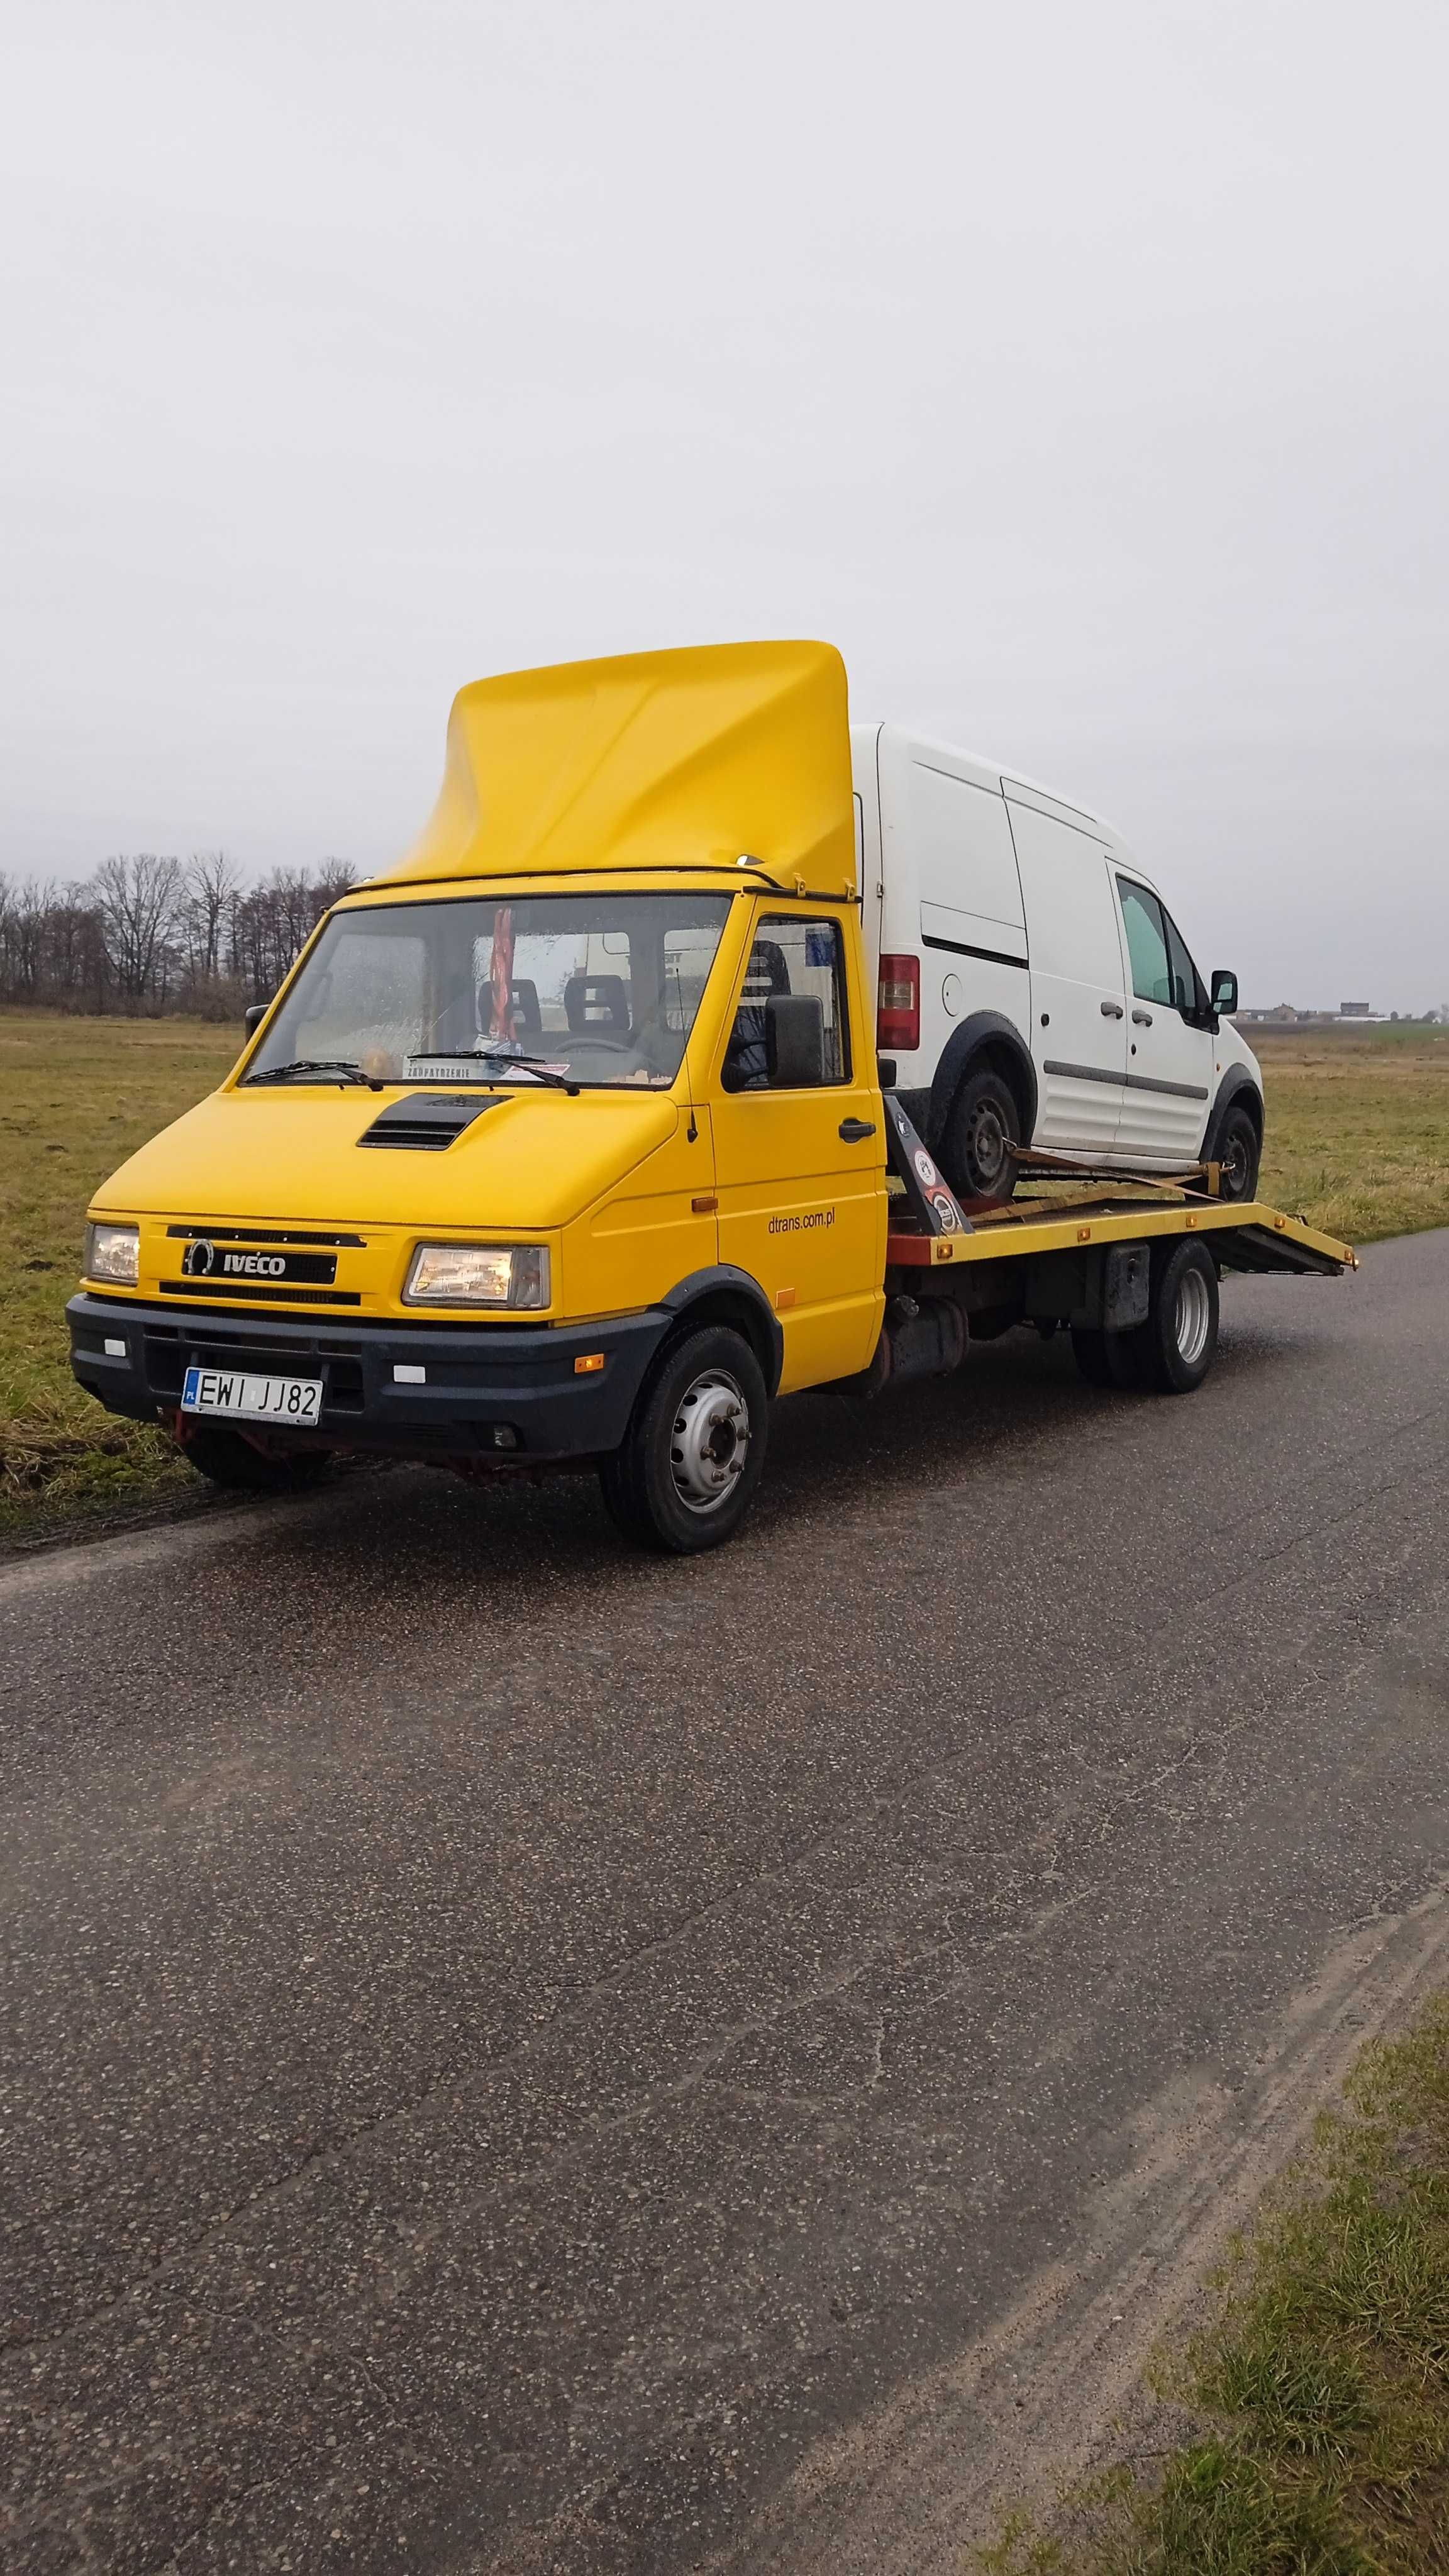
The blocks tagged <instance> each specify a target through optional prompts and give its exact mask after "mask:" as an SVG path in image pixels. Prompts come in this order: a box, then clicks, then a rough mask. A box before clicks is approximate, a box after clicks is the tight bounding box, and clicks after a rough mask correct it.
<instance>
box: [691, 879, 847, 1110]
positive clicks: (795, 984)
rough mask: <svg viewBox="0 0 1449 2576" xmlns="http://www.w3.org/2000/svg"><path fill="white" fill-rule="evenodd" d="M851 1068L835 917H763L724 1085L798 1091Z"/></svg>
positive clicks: (737, 1088)
mask: <svg viewBox="0 0 1449 2576" xmlns="http://www.w3.org/2000/svg"><path fill="white" fill-rule="evenodd" d="M777 1003H783V1004H784V1005H785V1008H784V1009H783V1010H776V1009H775V1007H774V1006H775V1005H776V1004H777ZM849 1075H850V1037H849V1030H848V1027H847V1023H846V1008H845V959H844V955H843V953H842V949H841V944H840V924H839V922H838V921H805V920H801V919H799V918H798V917H796V916H793V915H783V914H782V915H777V916H774V917H772V918H771V919H769V920H765V921H761V923H760V925H759V927H758V929H757V930H756V933H755V941H754V946H753V947H752V948H751V950H750V958H749V964H748V965H747V966H746V968H745V980H744V982H743V984H742V985H741V987H740V999H739V1007H738V1009H737V1010H736V1012H735V1024H734V1027H733V1028H732V1029H731V1031H730V1039H729V1045H728V1046H727V1047H726V1049H725V1059H724V1066H723V1069H722V1072H721V1075H720V1079H721V1081H722V1083H723V1085H724V1088H725V1090H726V1091H798V1090H802V1089H806V1088H809V1087H812V1086H813V1085H815V1084H818V1083H822V1082H845V1081H847V1080H848V1079H849Z"/></svg>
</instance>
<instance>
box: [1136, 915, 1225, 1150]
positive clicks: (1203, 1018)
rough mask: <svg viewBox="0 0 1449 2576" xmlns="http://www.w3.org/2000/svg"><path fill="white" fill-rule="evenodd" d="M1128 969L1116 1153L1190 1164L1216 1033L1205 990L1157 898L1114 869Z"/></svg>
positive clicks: (1198, 1139) (1197, 1145) (1199, 1137)
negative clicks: (1123, 1085)
mask: <svg viewBox="0 0 1449 2576" xmlns="http://www.w3.org/2000/svg"><path fill="white" fill-rule="evenodd" d="M1115 875H1116V886H1117V900H1118V903H1119V905H1120V907H1121V923H1122V945H1123V952H1124V959H1125V963H1126V967H1127V1000H1128V1012H1129V1019H1128V1053H1127V1084H1126V1090H1125V1092H1124V1095H1123V1102H1122V1118H1121V1123H1120V1125H1119V1127H1118V1130H1117V1151H1118V1153H1119V1155H1123V1156H1130V1155H1133V1154H1137V1155H1140V1156H1141V1157H1142V1158H1143V1159H1144V1160H1147V1161H1153V1162H1161V1161H1167V1160H1171V1161H1174V1162H1181V1163H1191V1162H1193V1161H1195V1160H1196V1158H1197V1155H1198V1153H1199V1151H1200V1149H1201V1146H1202V1141H1203V1132H1204V1129H1205V1127H1206V1125H1207V1114H1208V1102H1209V1099H1210V1097H1211V1094H1212V1085H1213V1038H1212V1030H1211V1027H1210V1026H1209V1025H1208V1020H1207V994H1206V992H1205V991H1204V990H1203V987H1202V984H1201V980H1200V978H1199V976H1198V973H1197V969H1196V967H1195V966H1194V965H1193V962H1192V959H1191V957H1190V956H1189V955H1188V953H1187V949H1186V946H1185V945H1184V942H1183V939H1182V934H1181V932H1180V931H1179V930H1178V927H1177V924H1176V923H1175V922H1174V921H1173V919H1172V917H1171V915H1170V914H1169V913H1168V912H1167V910H1166V909H1165V907H1164V905H1163V903H1162V900H1161V898H1160V896H1158V895H1156V894H1154V893H1153V891H1152V888H1151V887H1150V886H1146V885H1143V884H1141V883H1140V882H1139V880H1138V879H1137V878H1136V877H1130V876H1128V875H1126V874H1125V872H1124V871H1123V870H1122V869H1120V868H1119V869H1117V870H1116V871H1115Z"/></svg>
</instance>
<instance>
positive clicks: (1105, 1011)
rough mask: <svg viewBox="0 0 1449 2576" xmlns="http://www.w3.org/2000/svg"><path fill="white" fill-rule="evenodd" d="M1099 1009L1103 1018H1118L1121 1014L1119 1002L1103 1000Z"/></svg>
mask: <svg viewBox="0 0 1449 2576" xmlns="http://www.w3.org/2000/svg"><path fill="white" fill-rule="evenodd" d="M1101 1009H1102V1017H1103V1019H1104V1020H1120V1019H1121V1018H1122V1016H1123V1014H1122V1005H1121V1003H1120V1002H1103V1004H1102V1006H1101Z"/></svg>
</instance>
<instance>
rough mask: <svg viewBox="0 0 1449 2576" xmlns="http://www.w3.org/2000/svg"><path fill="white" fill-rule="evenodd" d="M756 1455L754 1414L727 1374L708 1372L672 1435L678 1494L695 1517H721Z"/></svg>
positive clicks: (685, 1401)
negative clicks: (752, 1452)
mask: <svg viewBox="0 0 1449 2576" xmlns="http://www.w3.org/2000/svg"><path fill="white" fill-rule="evenodd" d="M749 1454H750V1408H749V1406H748V1405H747V1404H746V1402H745V1399H744V1395H743V1392H742V1390H741V1389H740V1387H739V1386H738V1385H737V1384H736V1382H735V1380H734V1379H733V1378H732V1377H731V1376H730V1375H729V1373H728V1371H727V1370H725V1369H708V1370H706V1372H705V1374H704V1375H703V1376H702V1377H697V1378H696V1379H695V1380H694V1383H693V1385H692V1386H690V1387H688V1388H686V1390H685V1393H684V1394H683V1396H682V1397H681V1398H680V1401H679V1407H678V1410H677V1411H676V1413H675V1416H674V1426H673V1429H672V1430H671V1432H670V1435H669V1469H670V1474H671V1475H672V1476H673V1479H674V1490H675V1492H676V1494H677V1495H678V1496H679V1499H680V1501H681V1502H682V1503H683V1505H684V1508H685V1510H686V1511H689V1512H717V1511H719V1510H720V1508H721V1506H722V1505H723V1504H725V1503H727V1502H728V1501H729V1498H730V1496H731V1494H732V1493H733V1492H734V1490H735V1487H736V1486H737V1485H738V1483H739V1481H740V1477H741V1475H742V1474H743V1472H744V1465H745V1460H746V1459H747V1457H748V1456H749Z"/></svg>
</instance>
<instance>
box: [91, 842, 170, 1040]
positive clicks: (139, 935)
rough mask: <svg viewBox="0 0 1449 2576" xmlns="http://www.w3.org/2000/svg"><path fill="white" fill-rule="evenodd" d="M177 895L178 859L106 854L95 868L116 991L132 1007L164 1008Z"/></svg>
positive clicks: (102, 922) (98, 899) (150, 854)
mask: <svg viewBox="0 0 1449 2576" xmlns="http://www.w3.org/2000/svg"><path fill="white" fill-rule="evenodd" d="M181 895H182V875H181V862H180V860H179V859H161V858H157V857H156V856H155V855H154V854H153V853H151V852H149V851H147V852H143V853H142V854H141V855H140V856H139V857H137V858H124V859H107V860H106V861H105V864H104V865H103V866H102V867H99V868H98V869H97V870H96V898H97V903H98V906H99V910H100V916H101V925H102V929H103V932H104V936H105V942H106V954H107V956H108V958H109V960H110V965H111V971H112V973H113V975H114V976H115V979H116V988H117V991H118V992H119V993H120V994H121V996H122V998H123V999H124V1000H125V1001H127V1002H129V1003H130V1004H131V1005H132V1006H133V1007H134V1006H135V1005H136V1004H138V1003H141V1004H144V1003H150V1004H151V1005H152V1006H153V1007H154V1008H158V1009H162V1010H164V1008H165V1006H166V995H167V989H168V987H169V984H170V980H171V979H170V968H171V964H172V936H173V933H174V931H175V929H176V926H177V914H178V911H179V908H180V903H181Z"/></svg>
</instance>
